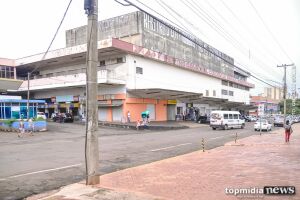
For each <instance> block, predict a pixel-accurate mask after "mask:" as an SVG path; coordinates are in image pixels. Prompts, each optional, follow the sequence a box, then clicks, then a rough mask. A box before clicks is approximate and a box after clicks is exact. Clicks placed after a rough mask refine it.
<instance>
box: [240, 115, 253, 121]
mask: <svg viewBox="0 0 300 200" xmlns="http://www.w3.org/2000/svg"><path fill="white" fill-rule="evenodd" d="M242 118H243V119H244V120H245V121H246V122H251V117H250V116H248V115H242Z"/></svg>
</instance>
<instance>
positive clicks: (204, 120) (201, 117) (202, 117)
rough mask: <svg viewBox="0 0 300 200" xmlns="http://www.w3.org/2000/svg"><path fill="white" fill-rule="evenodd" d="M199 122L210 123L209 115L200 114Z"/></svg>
mask: <svg viewBox="0 0 300 200" xmlns="http://www.w3.org/2000/svg"><path fill="white" fill-rule="evenodd" d="M197 122H198V123H201V124H205V123H209V122H210V117H209V116H208V115H200V116H198V118H197Z"/></svg>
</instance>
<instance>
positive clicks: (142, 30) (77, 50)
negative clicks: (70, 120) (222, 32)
mask: <svg viewBox="0 0 300 200" xmlns="http://www.w3.org/2000/svg"><path fill="white" fill-rule="evenodd" d="M98 25H99V26H98V30H99V33H98V40H99V41H98V57H99V63H98V67H97V69H98V72H97V76H98V106H99V110H98V113H99V114H98V118H99V120H102V121H122V120H124V119H125V118H126V116H127V112H128V111H130V113H131V119H132V121H136V120H138V119H140V118H141V116H140V114H141V112H143V111H145V110H148V111H150V120H156V121H165V120H174V119H175V116H180V115H182V114H183V113H184V112H186V114H187V115H188V114H189V116H191V117H192V116H193V115H194V114H195V111H197V113H198V114H205V113H206V114H209V113H210V112H211V110H215V109H231V110H233V109H234V110H241V111H245V110H247V109H248V108H249V105H248V104H249V102H250V101H249V100H250V99H249V98H250V96H249V90H250V89H251V88H253V87H254V85H253V84H250V83H249V82H247V78H248V77H249V75H250V74H249V73H248V72H246V71H244V70H242V69H240V68H238V67H236V66H235V65H234V59H233V58H231V57H230V56H228V55H226V54H224V53H222V52H220V51H218V50H217V49H215V48H213V47H211V46H209V45H208V44H206V43H204V42H203V41H201V40H200V39H198V38H194V37H192V36H190V35H187V34H185V33H183V32H182V31H180V30H178V29H176V28H174V27H172V26H170V25H169V24H167V23H165V22H163V21H161V20H160V19H157V18H154V17H152V16H150V15H148V14H146V13H143V12H140V11H137V12H134V13H129V14H126V15H122V16H119V17H114V18H111V19H107V20H104V21H100V22H99V24H98ZM86 41H87V27H86V26H82V27H79V28H75V29H72V30H67V31H66V48H62V49H57V50H53V51H50V52H49V53H48V54H47V55H46V57H45V59H43V60H41V59H42V57H43V53H41V54H37V55H32V56H28V57H24V58H20V59H17V60H16V65H17V72H18V75H20V76H22V74H26V72H28V71H30V70H32V69H34V68H36V69H37V70H36V71H35V73H34V75H33V79H32V80H30V92H31V95H32V97H34V98H36V99H44V100H46V104H45V106H44V107H43V108H41V109H45V112H46V113H47V112H48V113H49V115H50V114H51V113H52V112H58V111H59V112H72V113H73V114H74V115H81V114H83V113H84V106H85V96H86V91H85V90H86V89H85V82H86V75H85V71H86V64H85V62H86V49H87V46H86ZM26 90H27V81H24V82H23V84H22V86H21V87H20V89H19V92H21V93H22V92H23V93H24V94H25V92H26Z"/></svg>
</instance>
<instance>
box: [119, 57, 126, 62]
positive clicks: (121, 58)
mask: <svg viewBox="0 0 300 200" xmlns="http://www.w3.org/2000/svg"><path fill="white" fill-rule="evenodd" d="M124 62H125V58H124V57H119V58H117V63H124Z"/></svg>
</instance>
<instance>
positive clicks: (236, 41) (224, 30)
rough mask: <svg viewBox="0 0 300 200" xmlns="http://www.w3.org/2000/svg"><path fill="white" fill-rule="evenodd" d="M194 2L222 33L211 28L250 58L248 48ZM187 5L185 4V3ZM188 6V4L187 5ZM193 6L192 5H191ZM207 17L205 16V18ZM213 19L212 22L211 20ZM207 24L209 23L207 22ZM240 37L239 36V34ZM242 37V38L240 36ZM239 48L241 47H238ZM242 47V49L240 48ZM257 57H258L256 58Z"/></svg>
mask: <svg viewBox="0 0 300 200" xmlns="http://www.w3.org/2000/svg"><path fill="white" fill-rule="evenodd" d="M191 1H192V2H193V4H194V5H195V6H196V7H197V8H198V9H199V10H201V11H202V12H203V13H204V14H205V15H206V16H207V17H206V19H208V20H209V22H211V24H212V25H213V26H216V27H217V28H218V27H220V28H218V29H219V30H221V33H220V32H219V31H218V30H216V29H214V28H213V27H212V26H211V25H209V24H208V25H209V26H210V27H212V28H213V29H214V30H216V31H217V33H218V34H219V35H221V36H222V37H224V38H225V39H226V40H227V41H228V42H229V43H230V44H231V45H233V46H234V47H235V48H236V49H237V50H239V51H240V52H244V50H241V48H244V49H246V51H247V53H244V54H245V55H246V56H248V48H245V47H244V46H243V45H242V44H241V43H240V42H239V41H238V40H236V39H235V38H234V37H233V36H232V35H231V34H230V33H228V32H227V31H226V29H225V28H223V27H222V25H220V24H219V23H218V22H217V21H216V20H215V19H214V18H213V17H211V16H210V14H208V13H207V12H206V11H205V10H204V9H202V8H201V7H200V6H199V5H198V4H197V3H195V2H194V1H193V0H191ZM184 4H185V3H184ZM185 5H186V4H185ZM190 5H191V4H190ZM187 6H188V5H187ZM188 7H189V8H190V9H192V10H193V7H190V6H188ZM194 13H195V14H197V15H198V16H199V14H198V12H195V11H194ZM199 13H200V14H201V12H199ZM202 16H204V15H202ZM204 17H205V16H204ZM201 19H203V18H201ZM210 19H211V20H210ZM212 21H213V22H214V23H215V25H214V24H213V23H212ZM206 23H208V22H207V21H206ZM224 33H225V34H226V36H227V37H229V40H231V42H232V41H233V43H231V42H230V41H229V40H228V39H227V38H226V37H225V34H224ZM222 34H224V35H222ZM238 35H239V34H238ZM239 36H240V35H239ZM240 37H241V36H240ZM238 46H239V47H238ZM240 47H241V48H240ZM255 57H256V56H255ZM256 60H257V61H258V62H259V63H257V64H259V65H261V66H268V65H267V64H265V63H264V62H263V61H261V60H260V59H258V57H257V58H256ZM271 69H272V70H273V71H274V72H275V73H278V72H276V71H275V70H274V69H273V68H271Z"/></svg>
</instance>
